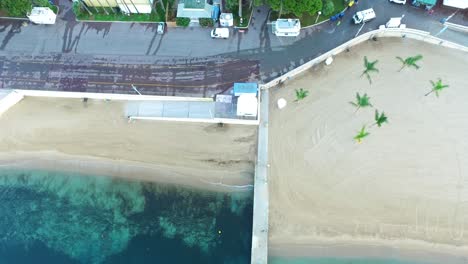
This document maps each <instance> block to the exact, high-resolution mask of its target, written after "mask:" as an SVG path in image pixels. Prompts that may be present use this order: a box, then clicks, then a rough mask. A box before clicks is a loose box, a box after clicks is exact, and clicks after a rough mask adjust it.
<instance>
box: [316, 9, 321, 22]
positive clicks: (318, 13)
mask: <svg viewBox="0 0 468 264" xmlns="http://www.w3.org/2000/svg"><path fill="white" fill-rule="evenodd" d="M321 14H322V12H320V11H318V12H317V18H316V19H315V24H317V21H318V19H319V17H320V15H321Z"/></svg>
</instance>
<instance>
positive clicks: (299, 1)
mask: <svg viewBox="0 0 468 264" xmlns="http://www.w3.org/2000/svg"><path fill="white" fill-rule="evenodd" d="M268 4H269V5H270V7H271V8H272V9H273V10H275V11H280V10H281V5H282V9H283V10H282V13H293V14H294V15H296V16H298V17H300V16H302V14H304V13H309V14H311V15H313V14H317V12H318V11H320V10H322V0H268Z"/></svg>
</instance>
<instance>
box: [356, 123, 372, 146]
mask: <svg viewBox="0 0 468 264" xmlns="http://www.w3.org/2000/svg"><path fill="white" fill-rule="evenodd" d="M369 134H370V133H369V132H367V131H366V126H362V128H361V130H360V131H359V133H358V134H357V135H356V136H355V137H354V139H355V140H357V142H358V143H361V140H362V139H363V138H365V137H367V136H368V135H369Z"/></svg>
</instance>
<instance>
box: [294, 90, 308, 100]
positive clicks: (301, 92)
mask: <svg viewBox="0 0 468 264" xmlns="http://www.w3.org/2000/svg"><path fill="white" fill-rule="evenodd" d="M307 95H309V91H307V90H304V89H302V88H300V89H299V90H298V89H296V100H294V102H297V101H300V100H302V99H304V98H306V97H307Z"/></svg>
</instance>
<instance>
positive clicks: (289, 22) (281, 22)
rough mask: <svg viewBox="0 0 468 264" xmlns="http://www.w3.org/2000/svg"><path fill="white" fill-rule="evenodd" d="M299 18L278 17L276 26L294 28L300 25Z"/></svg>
mask: <svg viewBox="0 0 468 264" xmlns="http://www.w3.org/2000/svg"><path fill="white" fill-rule="evenodd" d="M300 25H301V22H300V21H299V19H278V20H276V28H295V27H298V26H299V27H300Z"/></svg>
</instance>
